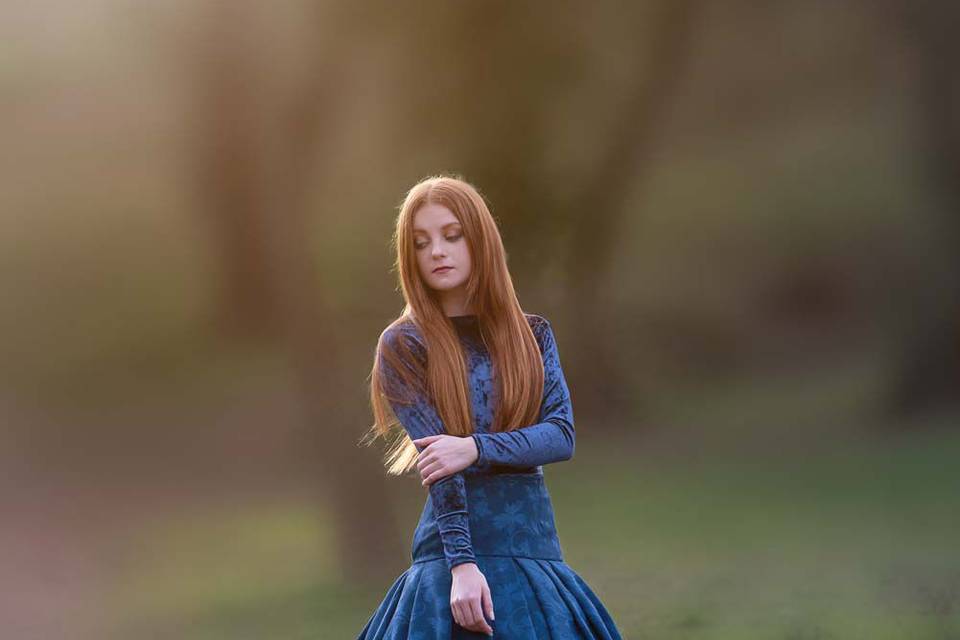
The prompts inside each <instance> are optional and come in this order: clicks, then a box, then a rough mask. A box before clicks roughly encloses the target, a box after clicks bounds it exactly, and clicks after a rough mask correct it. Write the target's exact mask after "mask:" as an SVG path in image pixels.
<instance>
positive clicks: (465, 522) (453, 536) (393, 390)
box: [380, 329, 476, 569]
mask: <svg viewBox="0 0 960 640" xmlns="http://www.w3.org/2000/svg"><path fill="white" fill-rule="evenodd" d="M398 333H402V332H400V331H399V330H397V329H391V330H388V332H387V334H385V336H384V339H386V340H397V339H398V338H400V336H399V335H397V334H398ZM402 339H403V340H404V341H405V342H406V343H407V346H408V347H410V350H411V351H412V352H413V353H415V354H416V356H417V357H418V358H422V360H421V364H423V363H424V362H425V359H426V350H425V349H424V348H423V346H422V345H421V344H419V343H418V342H417V340H416V339H415V338H414V337H413V336H410V335H409V334H406V335H403V336H402ZM380 366H381V371H382V373H383V376H384V380H385V383H386V385H387V387H388V388H389V389H390V394H389V396H388V397H390V400H389V402H390V406H391V408H392V409H393V412H394V414H395V415H396V417H397V420H399V421H400V424H401V425H402V426H403V428H404V430H405V431H406V432H407V434H408V435H409V436H410V438H411V439H412V440H416V439H418V438H423V437H426V436H431V435H442V434H446V429H445V428H444V426H443V421H442V420H441V419H440V416H439V415H438V414H437V411H436V408H435V407H434V405H433V402H432V401H431V400H430V399H429V398H428V397H427V395H426V393H425V392H424V391H423V390H421V389H415V388H413V386H412V385H409V384H406V383H405V382H404V381H403V380H402V378H401V377H400V376H399V375H398V373H397V372H396V371H395V370H394V369H393V367H392V366H391V365H390V364H389V363H388V362H387V360H386V359H385V358H383V357H382V356H380ZM393 397H401V398H406V399H408V402H409V403H408V404H407V403H404V402H395V401H394V400H393V399H392V398H393ZM417 449H418V450H419V451H422V450H423V447H417ZM429 491H430V498H431V501H432V502H433V511H434V515H435V518H436V522H437V529H438V530H439V533H440V538H441V540H442V542H443V554H444V557H445V558H446V561H447V567H448V568H450V569H453V568H454V567H455V566H457V565H459V564H463V563H466V562H476V557H475V556H474V553H473V545H472V542H471V539H470V522H469V517H468V516H469V511H468V509H467V491H466V486H465V484H464V479H463V474H462V473H455V474H452V475H449V476H447V477H445V478H442V479H440V480H437V481H436V482H434V483H432V484H431V485H430V487H429Z"/></svg>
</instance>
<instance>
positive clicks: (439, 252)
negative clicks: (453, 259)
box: [433, 242, 447, 258]
mask: <svg viewBox="0 0 960 640" xmlns="http://www.w3.org/2000/svg"><path fill="white" fill-rule="evenodd" d="M446 254H447V252H446V251H444V250H443V245H442V244H441V243H439V242H437V243H434V245H433V257H434V258H442V257H443V256H445V255H446Z"/></svg>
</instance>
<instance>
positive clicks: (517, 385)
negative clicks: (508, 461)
mask: <svg viewBox="0 0 960 640" xmlns="http://www.w3.org/2000/svg"><path fill="white" fill-rule="evenodd" d="M427 204H438V205H442V206H444V207H446V208H447V209H449V210H450V211H451V212H452V213H453V214H454V215H455V216H456V217H457V220H458V221H459V222H460V225H461V227H462V229H463V234H464V239H465V240H466V242H467V248H468V250H469V252H470V259H471V270H470V276H469V278H468V280H467V286H466V289H467V305H468V308H471V309H472V310H473V312H474V313H475V314H476V316H477V320H478V322H479V327H480V330H481V336H482V339H483V341H484V343H485V345H486V347H487V350H488V352H489V353H490V357H491V360H492V362H493V371H494V382H495V403H496V408H495V411H494V419H493V423H492V425H491V427H490V431H494V432H497V431H510V430H513V429H517V428H520V427H522V426H526V425H530V424H533V423H534V422H536V420H537V418H538V415H539V410H540V403H541V401H542V394H543V384H544V371H543V361H542V357H541V354H540V349H539V347H538V345H537V341H536V338H535V336H534V333H533V330H532V329H531V327H530V324H529V322H528V321H527V318H526V316H525V314H524V312H523V309H522V308H521V307H520V303H519V301H518V300H517V295H516V292H515V290H514V287H513V281H512V279H511V277H510V272H509V270H508V269H507V256H506V252H505V250H504V247H503V241H502V239H501V237H500V231H499V229H498V227H497V223H496V221H495V220H494V217H493V215H492V214H491V213H490V209H489V208H488V207H487V203H486V202H485V201H484V198H483V197H482V196H481V195H480V193H479V191H478V190H477V189H476V188H475V187H474V186H473V185H471V184H470V183H468V182H466V181H465V180H464V179H463V178H462V177H460V176H455V175H436V176H431V177H428V178H425V179H424V180H421V181H420V182H418V183H417V184H415V185H414V186H413V187H412V188H411V189H410V190H409V191H408V192H407V194H406V197H405V198H404V200H403V203H402V204H401V205H400V207H399V214H398V215H397V219H396V227H395V230H394V233H393V237H392V243H391V244H392V246H393V248H395V250H396V262H395V264H394V269H395V271H396V272H397V274H398V279H399V286H400V291H401V293H402V294H403V298H404V301H405V303H406V306H405V308H404V310H403V312H402V313H401V314H400V316H399V317H397V318H396V319H395V320H393V321H392V322H391V323H390V324H389V325H388V326H387V327H386V328H385V329H384V330H383V332H382V333H381V334H380V337H379V339H378V341H377V347H376V353H375V355H374V359H373V368H372V370H371V372H370V377H369V380H370V402H371V405H372V409H373V418H374V424H373V425H372V426H371V427H370V430H369V432H368V434H367V436H366V438H365V439H366V440H367V442H371V441H372V440H374V439H375V438H376V437H377V436H382V437H384V438H385V439H389V438H390V436H391V435H393V434H395V437H394V438H393V441H392V443H391V445H390V446H389V448H388V450H387V453H386V456H385V458H384V463H385V465H386V467H387V472H388V473H390V474H393V475H400V474H402V473H405V472H406V471H408V470H410V469H412V468H413V466H414V464H415V462H416V458H417V454H418V451H417V448H416V447H415V446H414V444H413V442H412V441H411V439H410V437H409V436H408V435H407V433H406V431H405V430H404V429H403V428H402V426H401V425H400V424H399V423H398V421H397V418H396V416H395V414H394V413H393V410H392V408H391V406H390V403H391V402H396V403H403V404H407V403H410V402H412V401H413V400H412V398H411V397H408V396H410V393H409V391H410V390H415V391H417V392H418V393H421V394H424V395H425V397H426V398H428V399H429V400H430V401H431V402H432V403H433V405H434V408H435V409H436V412H437V414H438V416H439V417H440V419H441V421H442V422H443V425H444V429H445V431H446V433H448V434H450V435H456V436H468V435H470V434H471V433H473V430H474V429H473V424H474V422H473V421H474V416H473V413H472V411H471V407H470V391H469V386H468V380H467V367H466V360H465V358H464V354H463V351H462V349H461V346H460V342H459V338H458V336H457V333H456V329H455V327H454V325H453V322H452V321H451V320H450V319H449V318H448V317H447V315H446V313H445V312H444V310H443V308H442V307H441V305H440V302H439V299H438V298H437V296H436V292H434V291H433V290H432V289H430V288H429V287H428V286H427V285H426V284H425V283H424V281H423V280H422V278H421V276H420V272H419V269H418V268H417V258H416V253H415V248H414V235H413V223H414V216H415V215H416V213H417V211H419V210H420V208H421V207H423V206H425V205H427ZM385 368H389V375H388V374H387V373H386V372H385ZM397 376H399V378H400V381H401V382H403V383H405V384H396V383H395V382H396V377H397ZM404 390H406V391H404Z"/></svg>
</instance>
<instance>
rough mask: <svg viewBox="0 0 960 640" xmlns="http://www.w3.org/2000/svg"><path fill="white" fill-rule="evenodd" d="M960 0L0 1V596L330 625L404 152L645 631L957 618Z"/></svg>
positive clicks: (609, 578) (364, 462)
mask: <svg viewBox="0 0 960 640" xmlns="http://www.w3.org/2000/svg"><path fill="white" fill-rule="evenodd" d="M957 24H960V10H958V5H957V4H956V3H953V2H948V1H946V0H945V1H943V2H934V1H920V2H907V1H906V0H878V1H875V2H866V1H857V0H850V1H847V2H828V1H826V0H813V1H810V2H786V1H782V0H774V1H771V2H766V3H759V4H758V3H750V2H744V1H742V0H731V1H727V2H718V1H706V0H700V1H697V0H657V1H653V0H649V1H642V2H633V3H612V2H598V3H553V2H551V3H547V2H499V1H497V2H414V3H395V2H375V1H374V2H356V3H354V2H329V1H327V2H319V1H314V0H289V1H284V2H274V3H264V2H252V1H250V0H236V1H234V2H215V1H212V0H193V1H190V2H187V1H185V0H170V1H168V2H162V3H148V2H133V1H130V0H126V1H122V0H89V1H87V2H83V3H70V2H64V1H56V0H50V1H47V2H34V3H5V4H3V6H2V8H0V30H2V31H0V33H2V35H3V38H2V44H0V52H2V56H0V79H2V96H3V100H2V117H0V127H2V133H3V135H2V139H3V145H2V151H0V167H2V171H0V176H2V178H0V180H2V189H0V203H2V209H0V212H2V220H3V233H2V234H0V243H2V247H0V260H2V261H3V269H2V270H0V305H2V309H3V312H2V313H0V466H2V469H3V472H2V474H3V477H4V481H3V483H2V484H0V487H2V488H0V491H2V502H0V504H2V507H0V509H2V512H0V515H2V523H3V524H2V526H0V566H2V567H3V570H2V572H0V591H2V593H3V594H4V595H3V597H2V598H0V619H2V626H3V629H4V631H3V637H4V638H11V639H16V640H21V639H28V638H29V639H43V640H48V639H51V638H97V639H99V638H124V639H127V638H129V639H134V638H135V639H138V640H139V639H141V638H178V639H181V638H190V639H198V640H208V639H219V638H230V639H267V638H269V639H274V638H279V639H307V638H311V639H320V638H352V637H356V634H357V633H358V632H359V631H360V629H361V628H362V627H363V625H364V624H365V623H366V621H367V619H368V617H369V616H370V614H371V613H372V612H373V610H374V608H375V607H376V606H377V605H378V604H379V602H380V600H381V599H382V598H383V596H384V595H385V594H386V590H387V588H388V587H389V585H390V584H391V583H392V582H393V580H394V579H395V578H396V577H397V576H398V575H399V574H400V573H401V572H402V571H403V570H404V569H406V568H407V566H409V562H410V543H411V536H412V532H413V529H414V526H415V524H416V522H417V519H418V518H419V515H420V510H421V508H422V506H423V501H424V497H425V490H424V489H423V488H422V487H421V486H420V484H419V481H418V480H417V478H416V477H414V476H413V475H410V476H405V477H402V478H396V477H387V476H386V474H385V472H384V468H383V465H382V461H381V457H382V454H383V450H384V448H383V443H382V441H380V442H378V443H377V445H376V446H373V447H364V446H360V445H359V444H358V441H359V439H360V437H361V436H362V435H363V433H364V432H365V431H366V430H367V428H368V427H369V425H370V424H371V422H372V416H371V413H370V407H369V399H368V385H369V381H368V378H367V377H368V375H369V373H370V367H371V365H372V362H373V355H374V349H375V346H376V342H377V338H378V336H379V333H380V331H381V330H382V329H383V328H384V327H385V326H386V325H387V324H388V323H389V322H390V321H391V320H392V319H393V318H395V317H396V316H397V315H398V314H399V313H400V312H401V310H402V308H403V301H402V299H401V296H400V294H399V292H398V289H397V278H396V273H395V272H393V271H392V270H391V265H392V261H393V258H394V256H393V254H392V253H391V248H390V234H391V232H392V228H393V224H394V218H395V215H396V213H397V207H398V205H399V204H400V202H401V201H402V198H403V195H404V193H405V191H406V190H407V189H408V188H409V187H410V186H412V185H413V184H414V183H415V182H417V181H418V180H420V179H421V178H423V177H426V176H428V175H432V174H436V173H441V172H454V173H460V174H462V175H463V176H464V177H465V178H466V179H468V180H470V181H471V182H473V183H474V184H476V185H477V186H478V188H479V189H480V190H481V192H482V193H483V194H484V195H485V196H486V198H487V199H488V202H489V204H490V206H491V209H492V211H493V213H494V215H495V217H496V218H497V220H498V222H499V224H500V226H501V231H502V234H503V238H504V242H505V244H506V247H507V250H508V252H509V263H510V267H511V271H512V274H513V277H514V281H515V284H516V287H517V289H518V292H519V296H520V301H521V304H522V306H523V307H524V310H525V311H527V312H530V313H538V314H541V315H544V316H546V317H547V318H549V319H550V320H551V322H552V323H553V326H554V330H555V332H556V335H557V339H558V344H559V348H560V354H561V359H562V362H563V365H564V370H565V372H566V376H567V381H568V384H569V386H570V388H571V392H572V396H573V399H574V410H575V416H576V426H577V433H578V440H577V453H576V455H575V457H574V458H573V459H572V460H571V461H568V462H565V463H563V464H555V465H548V466H547V467H546V469H545V473H546V475H547V478H548V485H549V487H550V490H551V495H552V497H553V501H554V505H555V509H556V515H557V522H558V527H559V531H560V537H561V542H562V545H563V549H564V553H565V556H566V559H567V562H568V563H569V564H570V565H571V566H572V567H573V568H574V569H575V570H576V571H577V572H578V573H579V574H580V575H581V576H582V577H583V578H584V579H585V580H586V581H587V582H588V583H589V584H590V585H591V586H592V587H593V588H594V589H595V590H596V592H597V593H598V594H599V595H600V597H601V599H602V600H603V601H604V602H605V604H607V606H608V608H609V609H610V612H611V614H612V615H613V617H614V619H615V620H616V621H617V623H618V625H619V626H620V629H621V631H622V633H623V634H624V637H625V638H657V639H690V640H693V639H701V638H704V639H706V638H724V639H727V638H729V639H751V638H784V639H788V640H828V639H846V638H871V639H878V638H879V639H886V638H890V639H893V638H907V639H931V640H933V639H950V638H954V639H956V638H960V542H958V541H960V510H958V508H957V498H958V492H960V469H958V465H957V460H958V457H960V402H958V401H960V252H958V250H960V216H958V215H957V214H958V209H960V76H958V74H957V73H956V62H957V61H958V60H960V39H958V38H957V37H956V34H955V30H956V29H955V28H956V25H957Z"/></svg>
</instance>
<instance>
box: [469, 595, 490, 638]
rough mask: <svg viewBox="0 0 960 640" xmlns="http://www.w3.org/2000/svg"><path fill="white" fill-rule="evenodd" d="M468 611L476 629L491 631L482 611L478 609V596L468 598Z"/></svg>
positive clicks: (487, 632) (485, 631)
mask: <svg viewBox="0 0 960 640" xmlns="http://www.w3.org/2000/svg"><path fill="white" fill-rule="evenodd" d="M470 613H471V614H472V615H473V624H474V626H475V627H476V629H477V630H478V631H482V632H483V633H486V634H490V633H493V629H491V628H490V625H489V624H487V621H486V620H485V619H484V617H483V611H481V610H480V598H473V599H471V600H470Z"/></svg>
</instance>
